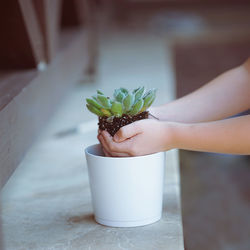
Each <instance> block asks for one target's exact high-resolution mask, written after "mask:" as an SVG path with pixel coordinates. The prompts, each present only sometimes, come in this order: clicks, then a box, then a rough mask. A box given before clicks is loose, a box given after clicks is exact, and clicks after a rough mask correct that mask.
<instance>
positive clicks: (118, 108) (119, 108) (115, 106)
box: [111, 102, 122, 117]
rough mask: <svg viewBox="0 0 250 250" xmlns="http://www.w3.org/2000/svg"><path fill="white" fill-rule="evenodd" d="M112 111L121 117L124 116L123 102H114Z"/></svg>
mask: <svg viewBox="0 0 250 250" xmlns="http://www.w3.org/2000/svg"><path fill="white" fill-rule="evenodd" d="M111 112H112V113H113V114H114V115H115V116H117V117H121V116H122V103H120V102H113V104H112V106H111Z"/></svg>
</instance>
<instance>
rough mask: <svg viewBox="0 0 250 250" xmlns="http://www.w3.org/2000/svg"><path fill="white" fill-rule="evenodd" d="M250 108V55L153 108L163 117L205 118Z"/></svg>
mask: <svg viewBox="0 0 250 250" xmlns="http://www.w3.org/2000/svg"><path fill="white" fill-rule="evenodd" d="M249 108H250V59H248V61H247V62H245V63H244V64H243V65H241V66H239V67H237V68H235V69H232V70H230V71H227V72H226V73H224V74H222V75H220V76H219V77H217V78H215V79H214V80H213V81H211V82H210V83H208V84H206V85H205V86H203V87H201V88H200V89H198V90H196V91H194V92H193V93H191V94H189V95H187V96H184V97H182V98H180V99H177V100H175V101H173V102H171V103H168V104H165V105H162V106H159V107H155V108H152V109H151V112H152V114H153V115H154V116H157V117H158V118H159V119H160V120H167V121H176V122H184V123H185V122H186V123H193V122H205V121H215V120H219V119H224V118H226V117H229V116H232V115H234V114H237V113H240V112H242V111H245V110H247V109H249Z"/></svg>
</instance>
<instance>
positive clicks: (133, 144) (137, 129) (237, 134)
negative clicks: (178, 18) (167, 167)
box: [98, 115, 250, 156]
mask: <svg viewBox="0 0 250 250" xmlns="http://www.w3.org/2000/svg"><path fill="white" fill-rule="evenodd" d="M98 139H99V140H100V142H101V143H102V145H103V148H104V151H105V153H106V155H108V156H136V155H146V154H151V153H155V152H159V151H166V150H170V149H173V148H180V149H188V150H193V151H206V152H215V153H228V154H248V155H250V115H246V116H241V117H236V118H230V119H226V120H221V121H214V122H204V123H193V124H188V123H178V122H166V121H156V120H152V119H149V120H141V121H138V122H135V123H132V124H129V125H127V126H124V127H122V128H121V129H120V130H119V131H118V132H117V133H116V135H115V136H114V138H112V137H111V136H110V135H109V133H108V132H107V131H102V132H101V133H100V134H99V135H98Z"/></svg>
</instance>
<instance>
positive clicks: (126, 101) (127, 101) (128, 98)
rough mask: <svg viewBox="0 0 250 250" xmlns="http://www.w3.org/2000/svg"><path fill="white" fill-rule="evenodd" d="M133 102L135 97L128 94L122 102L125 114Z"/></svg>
mask: <svg viewBox="0 0 250 250" xmlns="http://www.w3.org/2000/svg"><path fill="white" fill-rule="evenodd" d="M134 102H135V95H134V94H128V95H127V96H126V97H125V98H124V100H123V107H124V111H125V112H129V111H130V110H131V108H132V106H133V104H134Z"/></svg>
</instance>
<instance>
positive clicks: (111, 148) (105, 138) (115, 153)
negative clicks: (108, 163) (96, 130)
mask: <svg viewBox="0 0 250 250" xmlns="http://www.w3.org/2000/svg"><path fill="white" fill-rule="evenodd" d="M98 140H99V141H100V143H101V145H102V147H103V151H104V154H105V155H106V156H109V157H111V156H112V157H128V156H129V155H128V154H127V153H125V152H124V151H121V150H120V151H119V148H117V147H115V145H113V143H114V142H113V138H112V137H111V136H110V135H109V133H108V132H107V131H104V132H102V133H101V134H99V135H98ZM116 144H117V143H116ZM117 149H118V150H117Z"/></svg>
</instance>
